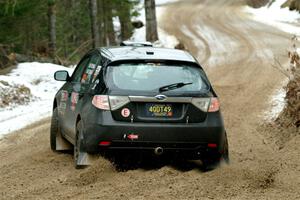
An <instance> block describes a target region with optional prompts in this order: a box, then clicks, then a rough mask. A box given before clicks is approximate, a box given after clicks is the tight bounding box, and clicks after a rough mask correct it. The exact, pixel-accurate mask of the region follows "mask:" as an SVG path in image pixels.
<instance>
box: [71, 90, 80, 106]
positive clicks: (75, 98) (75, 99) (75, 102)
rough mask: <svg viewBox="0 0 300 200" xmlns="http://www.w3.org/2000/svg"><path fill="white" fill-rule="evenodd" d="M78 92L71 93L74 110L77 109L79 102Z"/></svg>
mask: <svg viewBox="0 0 300 200" xmlns="http://www.w3.org/2000/svg"><path fill="white" fill-rule="evenodd" d="M78 97H79V95H78V93H77V92H72V95H71V110H72V111H75V108H76V104H77V103H78Z"/></svg>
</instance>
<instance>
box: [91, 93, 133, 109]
mask: <svg viewBox="0 0 300 200" xmlns="http://www.w3.org/2000/svg"><path fill="white" fill-rule="evenodd" d="M129 102H130V100H129V98H128V97H126V96H108V95H95V96H94V98H93V101H92V103H93V105H94V106H96V107H97V108H99V109H101V110H117V109H119V108H121V107H122V106H124V105H126V104H127V103H129Z"/></svg>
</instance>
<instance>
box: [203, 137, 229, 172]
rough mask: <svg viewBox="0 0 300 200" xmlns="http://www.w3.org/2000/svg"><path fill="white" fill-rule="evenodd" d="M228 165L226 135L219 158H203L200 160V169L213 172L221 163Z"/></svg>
mask: <svg viewBox="0 0 300 200" xmlns="http://www.w3.org/2000/svg"><path fill="white" fill-rule="evenodd" d="M223 161H224V162H225V163H226V164H229V150H228V140H227V135H226V139H225V142H224V145H223V150H222V152H221V156H218V157H215V158H205V159H202V167H203V169H204V170H213V169H216V168H217V167H219V166H220V164H221V163H222V162H223Z"/></svg>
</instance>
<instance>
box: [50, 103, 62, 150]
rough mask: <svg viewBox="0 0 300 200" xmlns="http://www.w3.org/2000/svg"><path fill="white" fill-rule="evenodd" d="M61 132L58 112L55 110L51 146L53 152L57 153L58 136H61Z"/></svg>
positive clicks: (51, 128)
mask: <svg viewBox="0 0 300 200" xmlns="http://www.w3.org/2000/svg"><path fill="white" fill-rule="evenodd" d="M59 131H60V128H59V121H58V110H57V108H54V110H53V114H52V118H51V126H50V146H51V150H52V151H56V136H57V135H58V134H59Z"/></svg>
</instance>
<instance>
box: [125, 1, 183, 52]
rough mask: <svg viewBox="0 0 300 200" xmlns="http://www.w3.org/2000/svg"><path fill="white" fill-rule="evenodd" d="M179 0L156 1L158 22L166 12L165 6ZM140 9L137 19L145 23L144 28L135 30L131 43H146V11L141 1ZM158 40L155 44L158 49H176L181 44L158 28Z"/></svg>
mask: <svg viewBox="0 0 300 200" xmlns="http://www.w3.org/2000/svg"><path fill="white" fill-rule="evenodd" d="M175 1H178V0H156V6H157V7H156V17H157V21H160V19H161V16H162V14H163V13H164V11H165V8H164V7H163V5H165V4H167V3H172V2H175ZM138 7H139V8H138V9H139V10H140V15H139V16H138V17H137V18H136V19H135V20H139V21H142V22H143V23H144V26H143V27H142V28H139V29H135V30H134V33H133V35H132V37H131V38H130V41H133V42H145V41H146V27H145V25H146V21H145V9H144V3H143V1H141V3H140V4H139V5H138ZM157 32H158V38H159V41H157V42H155V43H154V46H156V47H166V48H174V47H175V46H176V45H177V44H178V43H179V42H178V40H177V38H176V37H175V36H173V35H170V34H168V33H166V32H165V31H164V30H162V29H161V28H159V27H158V30H157Z"/></svg>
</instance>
